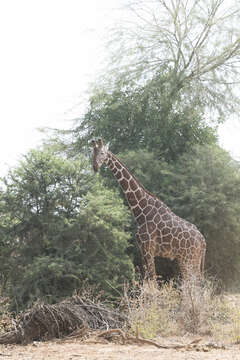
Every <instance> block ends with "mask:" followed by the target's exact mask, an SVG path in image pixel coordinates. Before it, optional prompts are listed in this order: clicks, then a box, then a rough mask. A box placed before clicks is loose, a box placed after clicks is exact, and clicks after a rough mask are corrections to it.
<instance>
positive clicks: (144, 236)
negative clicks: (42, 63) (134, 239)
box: [141, 233, 149, 242]
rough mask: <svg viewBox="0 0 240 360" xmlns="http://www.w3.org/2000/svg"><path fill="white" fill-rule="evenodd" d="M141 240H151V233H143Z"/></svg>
mask: <svg viewBox="0 0 240 360" xmlns="http://www.w3.org/2000/svg"><path fill="white" fill-rule="evenodd" d="M141 241H143V242H146V241H149V235H148V234H147V233H144V234H141Z"/></svg>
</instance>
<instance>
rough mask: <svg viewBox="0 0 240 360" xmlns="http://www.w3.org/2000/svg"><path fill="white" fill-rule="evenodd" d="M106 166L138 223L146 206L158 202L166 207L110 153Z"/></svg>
mask: <svg viewBox="0 0 240 360" xmlns="http://www.w3.org/2000/svg"><path fill="white" fill-rule="evenodd" d="M106 164H107V166H108V167H109V168H110V169H111V170H112V172H113V174H114V176H115V178H116V179H117V181H118V183H119V184H120V186H121V188H122V190H123V192H124V194H125V196H126V198H127V201H128V204H129V206H130V209H131V210H132V212H133V214H134V216H135V218H136V221H137V222H139V221H138V220H139V217H140V214H141V213H142V211H143V209H144V208H146V206H147V205H149V204H151V205H154V204H155V202H156V201H158V202H160V203H162V205H164V206H166V205H165V204H164V203H163V202H161V200H160V199H158V198H156V196H154V195H153V194H151V193H150V192H148V191H147V190H146V189H144V187H143V186H142V185H141V184H140V183H139V182H138V181H137V180H136V178H135V177H134V176H133V175H132V174H131V173H130V171H129V170H128V169H127V168H126V166H125V165H124V164H123V163H122V162H121V161H120V160H119V159H118V158H117V157H116V156H115V155H114V154H113V153H111V152H110V151H109V152H108V160H107V162H106Z"/></svg>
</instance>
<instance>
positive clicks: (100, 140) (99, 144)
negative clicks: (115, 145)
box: [98, 139, 103, 148]
mask: <svg viewBox="0 0 240 360" xmlns="http://www.w3.org/2000/svg"><path fill="white" fill-rule="evenodd" d="M98 146H99V147H100V148H101V147H103V141H102V139H98Z"/></svg>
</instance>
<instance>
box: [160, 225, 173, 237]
mask: <svg viewBox="0 0 240 360" xmlns="http://www.w3.org/2000/svg"><path fill="white" fill-rule="evenodd" d="M170 231H171V230H170V229H169V228H167V227H165V228H164V229H163V230H162V234H163V236H165V235H168V234H170Z"/></svg>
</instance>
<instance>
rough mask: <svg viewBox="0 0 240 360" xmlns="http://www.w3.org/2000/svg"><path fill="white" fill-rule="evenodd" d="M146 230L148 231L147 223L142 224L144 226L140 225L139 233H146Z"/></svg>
mask: <svg viewBox="0 0 240 360" xmlns="http://www.w3.org/2000/svg"><path fill="white" fill-rule="evenodd" d="M146 232H147V225H146V224H144V225H142V226H141V227H140V229H139V234H144V233H146Z"/></svg>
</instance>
